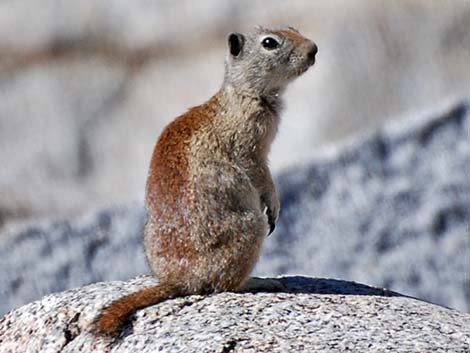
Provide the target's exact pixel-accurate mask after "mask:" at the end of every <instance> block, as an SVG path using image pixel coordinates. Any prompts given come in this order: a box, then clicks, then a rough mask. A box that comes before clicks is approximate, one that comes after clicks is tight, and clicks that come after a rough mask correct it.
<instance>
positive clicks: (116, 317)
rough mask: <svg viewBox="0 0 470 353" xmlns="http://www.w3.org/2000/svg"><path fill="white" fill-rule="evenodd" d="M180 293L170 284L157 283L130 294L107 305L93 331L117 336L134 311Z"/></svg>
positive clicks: (94, 324) (97, 319) (102, 334)
mask: <svg viewBox="0 0 470 353" xmlns="http://www.w3.org/2000/svg"><path fill="white" fill-rule="evenodd" d="M178 295H181V294H178V290H177V289H176V288H173V287H172V286H168V285H156V286H154V287H149V288H145V289H142V290H140V291H138V292H135V293H132V294H129V295H127V296H125V297H122V298H120V299H118V300H116V301H114V302H112V303H111V304H110V305H109V306H107V307H105V308H104V309H103V311H102V312H101V313H100V314H99V315H98V317H97V318H96V319H95V321H94V323H93V328H92V331H93V332H94V333H95V334H97V335H101V336H112V337H115V336H117V334H118V333H119V331H120V329H121V328H122V326H123V325H124V323H125V322H126V321H127V319H128V318H129V316H131V315H132V314H133V313H134V312H136V311H137V310H139V309H142V308H145V307H147V306H150V305H153V304H158V303H160V302H162V301H164V300H165V299H170V298H173V297H176V296H178Z"/></svg>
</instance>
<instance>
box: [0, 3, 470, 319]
mask: <svg viewBox="0 0 470 353" xmlns="http://www.w3.org/2000/svg"><path fill="white" fill-rule="evenodd" d="M256 24H261V25H266V26H278V25H281V26H282V25H292V26H294V27H297V28H298V29H299V30H300V31H301V32H302V33H303V34H305V35H306V36H308V37H310V38H312V39H313V40H314V41H315V42H316V43H317V44H318V46H319V54H318V60H317V64H316V65H315V67H314V68H313V69H311V70H310V71H309V72H307V73H306V74H305V75H304V76H303V77H302V78H301V79H300V80H298V81H297V82H295V83H294V84H293V85H292V86H291V87H290V89H289V90H288V92H287V94H286V103H287V104H286V111H285V114H284V117H283V121H282V125H281V128H280V133H279V135H278V138H277V140H276V142H275V144H274V146H273V149H272V153H271V161H272V163H271V164H272V166H273V169H274V171H275V172H276V173H278V174H279V173H284V171H285V170H290V169H292V170H295V168H296V166H298V165H299V164H306V163H307V164H308V162H309V161H310V160H312V159H313V158H315V157H318V156H321V155H322V154H323V153H325V151H326V150H328V146H334V145H335V144H337V143H339V142H340V141H342V140H344V139H349V138H351V137H352V136H353V135H358V134H359V135H362V134H364V133H365V131H370V130H374V129H375V128H378V127H379V126H381V124H382V123H383V122H385V121H387V120H392V119H396V118H403V116H412V115H415V114H417V112H420V111H423V110H432V109H433V107H435V106H440V105H441V102H446V101H449V99H451V98H455V97H461V96H464V95H466V96H468V95H469V88H470V70H469V69H468V68H469V63H470V30H469V28H470V3H469V2H468V1H466V0H454V1H452V2H442V1H438V0H402V1H400V2H391V1H388V2H386V1H373V0H356V1H354V2H353V1H347V0H334V1H332V0H319V1H307V0H305V1H300V0H293V1H289V2H286V1H280V0H273V1H269V2H267V1H260V0H255V1H248V0H240V1H215V0H205V1H198V2H194V1H178V2H174V1H163V0H162V1H150V0H134V1H122V0H113V1H109V0H106V1H105V0H87V1H76V2H70V1H63V0H43V1H41V2H36V1H32V0H4V1H2V2H0V238H1V237H2V236H3V237H10V236H12V235H11V234H12V233H11V232H6V231H5V229H6V228H7V227H6V225H7V224H9V225H15V224H18V223H25V222H27V223H31V222H36V221H37V220H39V219H42V220H53V219H72V218H76V217H77V215H80V214H83V213H90V210H91V209H97V208H101V207H107V206H110V205H115V204H126V203H128V202H129V201H136V200H137V203H139V202H140V203H141V201H142V199H143V194H144V185H145V178H146V173H147V165H148V162H149V158H150V155H151V152H152V149H153V146H154V143H155V140H156V138H157V137H158V135H159V133H160V132H161V130H162V128H163V127H164V126H165V124H167V123H168V122H169V121H171V120H172V119H173V118H174V117H175V116H177V115H178V114H180V113H182V112H184V111H185V110H186V109H187V108H188V107H190V106H192V105H196V104H199V103H201V102H203V101H204V100H206V99H207V98H208V97H210V96H211V95H212V94H213V93H214V92H215V91H216V90H217V89H218V87H219V85H220V83H221V80H222V73H223V58H224V55H225V51H226V49H225V48H226V36H227V34H228V33H229V32H231V31H241V32H243V31H247V30H250V28H251V27H253V26H254V25H256ZM404 124H405V125H406V122H405V123H404ZM449 173H450V172H449ZM345 180H346V181H347V179H345ZM351 185H352V184H351ZM384 187H386V185H385V186H384ZM97 217H98V216H97ZM139 217H141V216H140V215H139V216H138V217H137V219H139V222H140V221H141V218H139ZM331 222H333V220H331ZM105 223H106V222H105ZM98 224H99V222H98ZM2 225H3V231H2V228H1V227H2ZM65 229H67V227H65ZM465 229H467V228H465ZM467 230H468V229H467ZM464 231H465V230H464ZM22 234H24V233H22ZM459 234H460V235H462V234H463V233H459ZM468 234H469V236H470V231H469V232H468ZM43 235H44V236H45V237H47V233H44V234H43ZM23 236H24V237H27V235H23ZM467 238H468V237H467ZM98 243H99V241H98ZM50 246H51V245H50ZM94 246H96V244H95V245H94ZM283 246H285V245H283ZM92 248H93V247H92ZM271 250H272V249H271ZM333 250H334V249H333ZM271 253H275V251H271ZM333 253H334V251H333ZM23 254H26V253H23ZM46 254H47V251H46ZM295 256H296V254H292V257H293V258H295ZM129 258H132V256H131V255H129ZM467 264H468V262H467ZM3 266H5V264H3ZM294 268H295V267H294ZM325 268H326V267H325ZM325 268H323V269H322V271H321V275H327V274H328V273H327V271H326V270H325ZM467 268H468V267H467ZM464 269H465V267H464ZM13 270H14V269H10V271H13ZM69 270H70V269H69ZM277 270H279V271H280V269H279V268H278V269H277ZM277 270H276V271H277ZM72 272H73V270H72ZM262 272H266V271H262ZM338 273H339V272H335V273H334V275H338V276H341V274H338ZM348 273H349V275H350V277H352V278H351V279H354V278H357V279H360V280H362V281H367V278H368V277H367V276H366V275H364V272H361V273H360V274H358V273H351V272H348ZM309 275H315V273H309ZM355 276H356V277H355ZM111 277H112V276H111ZM100 278H109V277H106V276H104V277H103V276H101V277H100V276H91V280H97V279H100ZM459 281H460V280H459ZM378 282H380V281H378ZM77 283H78V282H73V283H72V285H77ZM459 283H463V282H459ZM469 283H470V282H468V283H467V285H468V286H470V284H469ZM369 284H373V283H369ZM17 285H18V284H17ZM427 285H428V284H427ZM56 289H57V288H56V287H51V290H56ZM392 289H395V288H392ZM435 290H438V288H436V289H435ZM468 293H470V289H469V290H468ZM407 294H411V293H407ZM468 296H469V297H470V294H468ZM459 298H460V299H458V300H457V302H455V301H454V302H452V301H451V302H452V303H454V304H455V303H457V304H455V305H457V306H459V307H460V308H462V309H465V308H467V306H466V305H467V304H465V303H466V301H465V298H463V299H462V297H459ZM465 310H468V309H465Z"/></svg>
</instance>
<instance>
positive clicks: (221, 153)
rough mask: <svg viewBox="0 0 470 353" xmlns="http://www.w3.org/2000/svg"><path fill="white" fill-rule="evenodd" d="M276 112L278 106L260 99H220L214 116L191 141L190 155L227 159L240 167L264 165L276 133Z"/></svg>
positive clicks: (277, 118)
mask: <svg viewBox="0 0 470 353" xmlns="http://www.w3.org/2000/svg"><path fill="white" fill-rule="evenodd" d="M276 103H277V102H276ZM279 110H280V104H279V105H273V104H270V103H268V102H267V101H265V100H263V99H261V98H251V97H237V100H235V101H234V100H233V99H232V100H228V101H227V100H223V99H221V100H220V101H219V107H218V109H217V111H216V114H215V116H214V117H213V118H212V119H211V120H210V121H208V124H207V125H206V126H204V127H203V128H202V129H201V130H200V133H199V134H198V136H195V138H194V140H193V141H192V143H191V145H192V148H191V149H192V154H194V157H196V155H197V156H198V157H197V158H199V157H201V156H203V157H204V159H219V158H223V159H228V160H231V161H232V162H233V163H235V164H238V165H240V166H249V165H252V164H253V163H259V162H262V163H263V162H265V161H266V159H267V155H268V153H269V148H270V146H271V143H272V141H273V139H274V137H275V135H276V133H277V129H278V125H279V112H278V111H279Z"/></svg>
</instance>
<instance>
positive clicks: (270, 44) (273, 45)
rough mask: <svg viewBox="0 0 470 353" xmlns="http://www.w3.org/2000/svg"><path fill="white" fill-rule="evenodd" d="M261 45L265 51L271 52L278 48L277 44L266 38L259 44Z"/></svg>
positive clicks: (270, 38) (275, 41)
mask: <svg viewBox="0 0 470 353" xmlns="http://www.w3.org/2000/svg"><path fill="white" fill-rule="evenodd" d="M261 45H262V46H263V47H264V48H266V49H269V50H272V49H276V48H278V47H279V42H278V41H277V40H275V39H274V38H272V37H266V38H264V39H263V41H262V42H261Z"/></svg>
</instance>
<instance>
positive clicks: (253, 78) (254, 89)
mask: <svg viewBox="0 0 470 353" xmlns="http://www.w3.org/2000/svg"><path fill="white" fill-rule="evenodd" d="M228 46H229V52H228V55H227V57H226V60H225V78H224V85H230V86H232V87H237V90H239V91H240V93H241V92H243V93H244V94H245V95H254V96H269V95H272V94H278V93H280V92H282V91H283V90H284V88H285V87H286V86H287V84H288V83H289V82H290V81H292V80H293V79H294V78H296V77H297V76H299V75H300V74H302V73H303V72H305V71H306V70H307V69H308V68H309V67H310V66H311V65H312V64H313V63H314V61H315V54H316V52H317V48H316V45H315V44H314V43H313V42H312V41H310V40H308V39H306V38H304V37H302V36H300V35H299V32H298V31H297V30H296V29H294V28H292V27H287V28H285V29H278V30H269V29H266V28H263V27H259V26H257V27H255V29H254V31H252V32H251V33H248V34H246V35H243V34H240V33H231V34H230V35H229V37H228Z"/></svg>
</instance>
